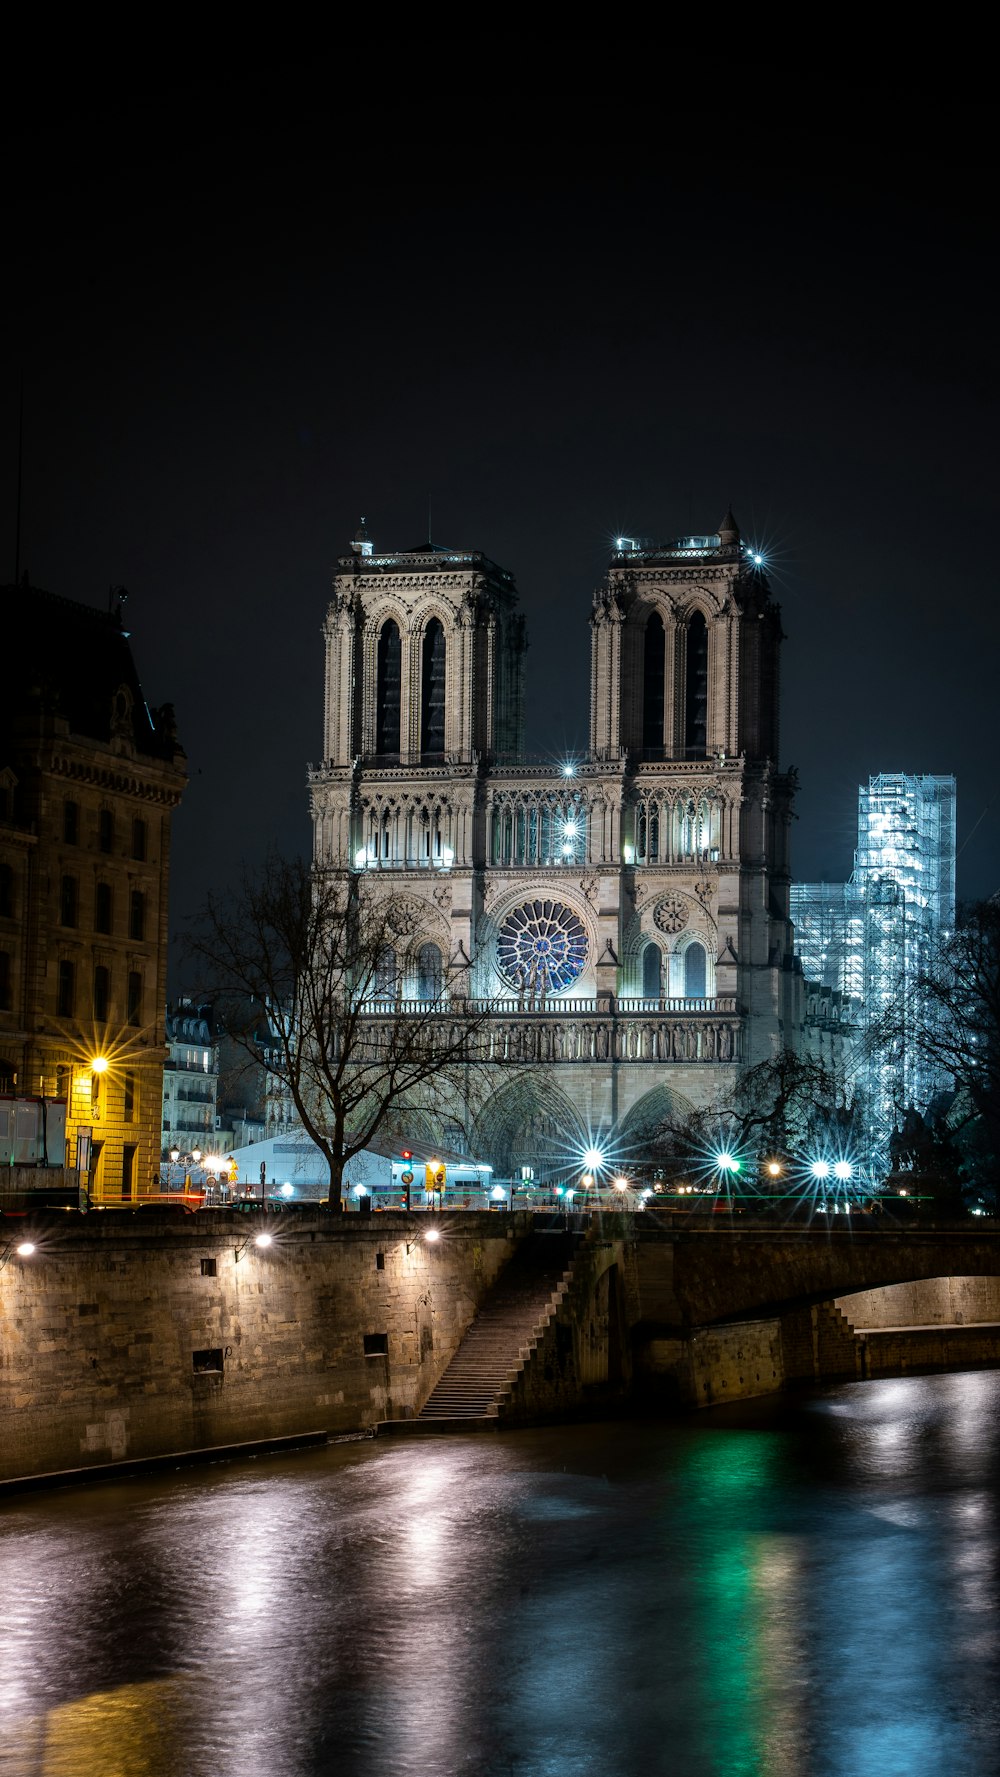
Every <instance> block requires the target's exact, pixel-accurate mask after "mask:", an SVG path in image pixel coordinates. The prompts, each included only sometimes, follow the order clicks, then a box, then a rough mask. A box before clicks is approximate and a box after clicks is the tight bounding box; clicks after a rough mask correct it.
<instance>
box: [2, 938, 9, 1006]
mask: <svg viewBox="0 0 1000 1777" xmlns="http://www.w3.org/2000/svg"><path fill="white" fill-rule="evenodd" d="M10 979H11V970H10V951H9V950H0V1012H9V1011H10V1001H11V991H10Z"/></svg>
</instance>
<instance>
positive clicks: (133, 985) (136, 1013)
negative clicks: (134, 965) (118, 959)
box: [128, 969, 142, 1024]
mask: <svg viewBox="0 0 1000 1777" xmlns="http://www.w3.org/2000/svg"><path fill="white" fill-rule="evenodd" d="M128 1021H129V1023H130V1024H141V1023H142V976H141V975H140V974H139V972H138V970H137V969H131V970H130V971H129V978H128Z"/></svg>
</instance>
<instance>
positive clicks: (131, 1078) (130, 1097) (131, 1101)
mask: <svg viewBox="0 0 1000 1777" xmlns="http://www.w3.org/2000/svg"><path fill="white" fill-rule="evenodd" d="M124 1118H125V1122H126V1123H134V1122H135V1075H134V1074H126V1075H125V1108H124Z"/></svg>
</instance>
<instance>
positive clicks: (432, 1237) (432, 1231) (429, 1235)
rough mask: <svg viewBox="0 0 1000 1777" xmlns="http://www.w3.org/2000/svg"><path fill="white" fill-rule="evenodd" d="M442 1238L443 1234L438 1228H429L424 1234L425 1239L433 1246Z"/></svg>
mask: <svg viewBox="0 0 1000 1777" xmlns="http://www.w3.org/2000/svg"><path fill="white" fill-rule="evenodd" d="M440 1238H441V1236H440V1234H439V1233H438V1231H437V1229H436V1228H428V1230H427V1232H426V1234H425V1235H424V1239H425V1240H426V1242H427V1244H428V1246H433V1245H434V1244H435V1242H436V1241H438V1240H440Z"/></svg>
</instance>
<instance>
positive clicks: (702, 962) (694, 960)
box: [684, 944, 708, 1000]
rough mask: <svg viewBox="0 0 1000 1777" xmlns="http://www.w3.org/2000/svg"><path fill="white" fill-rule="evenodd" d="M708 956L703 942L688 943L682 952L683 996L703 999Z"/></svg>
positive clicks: (689, 998) (690, 998) (691, 998)
mask: <svg viewBox="0 0 1000 1777" xmlns="http://www.w3.org/2000/svg"><path fill="white" fill-rule="evenodd" d="M707 965H708V958H707V956H706V954H705V946H704V945H703V944H689V945H688V947H687V949H686V951H685V952H684V997H685V999H688V1000H703V999H704V998H705V985H706V981H707V978H708V967H707Z"/></svg>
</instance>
